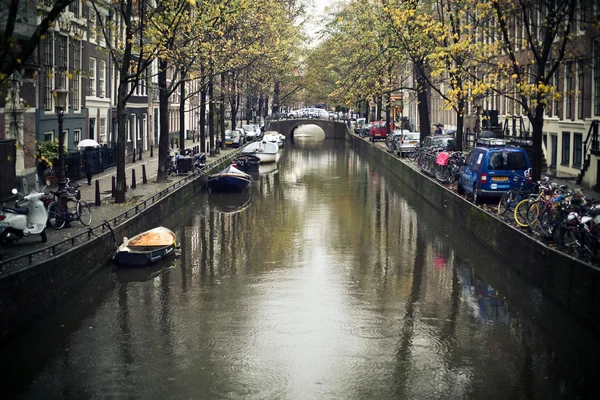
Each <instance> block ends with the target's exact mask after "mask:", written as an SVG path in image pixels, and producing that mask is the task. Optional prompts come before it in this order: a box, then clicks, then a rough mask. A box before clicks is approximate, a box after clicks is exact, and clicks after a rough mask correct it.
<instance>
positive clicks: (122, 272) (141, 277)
mask: <svg viewBox="0 0 600 400" xmlns="http://www.w3.org/2000/svg"><path fill="white" fill-rule="evenodd" d="M176 267H177V260H176V259H173V258H169V259H165V260H160V261H158V262H157V263H155V264H152V265H150V266H146V267H137V268H115V269H114V270H113V273H114V274H115V276H116V278H117V280H118V281H119V282H121V283H128V282H145V281H150V280H153V279H156V278H157V277H159V276H161V275H162V274H164V273H167V272H168V271H170V270H172V269H174V268H176Z"/></svg>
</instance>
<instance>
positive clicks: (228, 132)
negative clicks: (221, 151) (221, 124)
mask: <svg viewBox="0 0 600 400" xmlns="http://www.w3.org/2000/svg"><path fill="white" fill-rule="evenodd" d="M232 143H233V141H232V139H231V130H230V129H227V130H226V131H225V146H231V144H232Z"/></svg>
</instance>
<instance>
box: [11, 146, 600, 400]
mask: <svg viewBox="0 0 600 400" xmlns="http://www.w3.org/2000/svg"><path fill="white" fill-rule="evenodd" d="M181 213H185V215H189V217H187V218H185V221H186V222H185V223H184V224H182V225H179V226H172V227H171V228H173V229H174V230H175V232H176V234H177V236H178V238H179V240H180V242H181V254H180V255H179V256H178V257H177V258H175V259H171V260H168V261H163V262H161V263H160V264H158V265H156V266H155V267H153V268H151V269H128V270H115V269H113V268H112V267H111V266H107V267H106V268H104V269H102V271H101V272H100V273H99V274H97V275H96V276H95V277H94V278H93V279H92V280H91V281H89V282H88V283H87V284H86V285H84V286H83V287H82V288H81V290H80V291H78V292H77V293H76V294H74V295H73V296H71V297H70V298H69V299H68V300H67V301H65V302H64V303H63V304H62V305H61V306H60V307H59V308H58V309H57V310H56V311H55V312H54V313H52V315H50V316H48V317H47V318H45V319H44V320H43V321H40V323H39V324H37V325H36V326H35V327H33V328H32V329H31V330H30V331H29V332H26V333H24V334H23V335H22V336H20V337H19V338H18V339H17V340H15V341H14V342H12V343H10V344H9V345H8V346H6V347H5V348H4V349H3V350H2V353H1V354H0V356H1V358H0V360H1V361H0V362H1V365H2V370H1V371H0V372H1V375H0V376H1V380H2V397H3V398H23V399H39V398H44V399H51V398H61V399H91V398H130V399H392V398H394V399H437V398H439V399H455V398H457V399H458V398H460V399H486V400H489V399H508V398H510V399H548V398H551V399H558V398H568V399H575V398H582V399H583V398H590V397H591V396H592V393H594V389H595V387H596V382H595V381H594V378H596V377H597V376H598V371H599V370H600V369H599V368H598V367H599V362H598V360H597V358H596V357H597V355H598V354H600V353H599V352H598V350H599V348H598V345H597V344H596V343H595V341H594V339H595V337H594V336H595V335H596V334H595V333H594V332H591V331H589V330H586V328H585V327H582V326H581V324H580V323H579V322H578V321H576V320H574V319H572V318H571V317H570V316H569V315H568V314H566V313H565V312H564V310H562V309H561V308H559V307H557V306H556V305H554V303H552V302H549V301H548V300H547V299H545V297H544V296H543V295H542V294H541V293H540V292H539V291H538V290H536V289H534V288H532V287H531V286H529V285H528V284H526V283H525V282H523V281H522V280H521V279H519V278H518V277H516V276H514V274H512V273H511V271H510V270H509V269H507V268H506V267H505V266H504V264H503V258H502V257H494V256H492V255H490V254H488V252H486V250H485V249H483V248H482V247H481V246H480V245H479V243H478V241H477V239H476V238H471V237H469V236H468V235H466V234H464V232H461V231H460V230H458V229H457V228H456V227H455V226H453V224H452V222H450V221H449V220H447V219H445V218H443V217H441V216H440V215H439V214H437V213H436V211H435V210H434V209H433V208H432V207H431V206H429V205H428V204H427V203H425V202H424V201H422V199H421V198H420V197H419V195H418V194H416V193H414V192H412V191H411V190H410V189H409V188H406V187H403V185H402V183H401V182H400V181H399V180H398V179H397V178H396V177H395V176H394V175H392V174H391V173H389V171H386V170H384V169H382V168H379V166H378V165H377V160H367V159H365V158H364V157H362V156H361V155H360V153H358V152H356V151H355V150H354V149H352V148H351V147H350V145H349V144H348V143H346V142H345V141H342V140H325V141H319V140H314V138H311V137H303V138H300V137H298V138H297V139H296V140H294V142H292V143H287V144H286V147H285V149H284V150H283V154H282V156H281V159H280V160H279V162H278V164H277V165H272V166H267V167H261V171H260V173H259V174H255V181H254V182H253V184H252V187H251V189H250V190H249V191H248V192H247V193H244V194H234V195H227V196H225V195H219V194H214V193H213V194H210V195H208V194H205V195H203V196H200V197H198V199H197V200H196V201H195V202H194V203H193V204H190V205H189V207H186V208H184V209H182V210H181ZM167 225H168V222H167ZM505 257H518V254H510V255H505Z"/></svg>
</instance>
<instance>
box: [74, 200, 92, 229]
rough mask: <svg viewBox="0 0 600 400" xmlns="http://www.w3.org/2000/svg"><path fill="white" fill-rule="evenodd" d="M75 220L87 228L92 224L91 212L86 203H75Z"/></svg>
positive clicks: (80, 201) (81, 201)
mask: <svg viewBox="0 0 600 400" xmlns="http://www.w3.org/2000/svg"><path fill="white" fill-rule="evenodd" d="M77 219H78V220H79V222H81V223H82V224H83V225H84V226H89V225H90V224H91V223H92V210H91V209H90V206H89V205H88V203H86V202H85V201H83V200H79V201H78V202H77Z"/></svg>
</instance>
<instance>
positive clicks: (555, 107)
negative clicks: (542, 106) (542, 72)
mask: <svg viewBox="0 0 600 400" xmlns="http://www.w3.org/2000/svg"><path fill="white" fill-rule="evenodd" d="M558 71H560V70H557V71H556V72H554V76H552V86H554V87H555V88H556V89H555V90H556V92H559V91H560V89H559V87H558ZM558 105H559V100H558V96H554V102H553V105H552V108H553V110H552V113H553V114H554V116H555V117H557V116H558Z"/></svg>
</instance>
